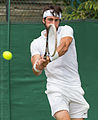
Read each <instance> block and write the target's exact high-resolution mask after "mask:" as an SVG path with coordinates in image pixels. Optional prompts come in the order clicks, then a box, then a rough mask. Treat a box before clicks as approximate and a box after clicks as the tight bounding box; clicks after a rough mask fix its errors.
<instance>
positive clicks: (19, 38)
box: [0, 21, 98, 120]
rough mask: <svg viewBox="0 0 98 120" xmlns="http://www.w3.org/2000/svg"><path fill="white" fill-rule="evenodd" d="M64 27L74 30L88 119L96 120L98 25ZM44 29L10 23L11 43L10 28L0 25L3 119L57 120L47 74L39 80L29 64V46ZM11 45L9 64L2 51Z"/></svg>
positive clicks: (0, 110) (84, 23)
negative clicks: (48, 93)
mask: <svg viewBox="0 0 98 120" xmlns="http://www.w3.org/2000/svg"><path fill="white" fill-rule="evenodd" d="M65 24H67V25H70V26H71V27H72V28H73V29H74V36H75V40H76V48H77V54H78V63H79V73H80V77H81V82H82V87H83V89H84V90H85V98H86V100H87V101H88V103H89V104H90V110H89V118H88V119H87V120H97V118H98V114H97V108H98V104H97V101H98V96H97V91H98V87H97V86H98V80H97V79H98V74H97V73H98V54H97V51H98V47H97V44H98V22H92V21H82V22H66V23H64V22H63V23H62V24H61V25H65ZM43 29H44V26H43V25H42V24H41V23H39V24H33V23H32V24H11V25H10V44H8V38H7V35H8V25H7V24H0V120H53V119H54V118H53V117H51V111H50V106H49V103H48V100H47V96H46V94H45V89H46V86H45V85H46V77H45V74H44V72H43V73H42V75H41V76H38V77H36V76H35V75H34V74H33V72H32V65H31V61H30V59H31V56H30V43H31V42H32V40H34V39H35V38H37V37H39V36H40V32H41V31H42V30H43ZM9 45H10V51H11V52H12V54H13V58H12V60H11V61H10V63H9V61H6V60H4V59H3V58H2V52H3V51H5V50H8V49H9ZM9 67H10V69H9Z"/></svg>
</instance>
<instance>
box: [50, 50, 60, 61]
mask: <svg viewBox="0 0 98 120" xmlns="http://www.w3.org/2000/svg"><path fill="white" fill-rule="evenodd" d="M58 57H59V54H58V52H57V51H56V53H55V55H54V56H53V57H50V60H51V61H53V60H55V59H57V58H58Z"/></svg>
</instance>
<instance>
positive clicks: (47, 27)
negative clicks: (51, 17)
mask: <svg viewBox="0 0 98 120" xmlns="http://www.w3.org/2000/svg"><path fill="white" fill-rule="evenodd" d="M44 26H45V28H46V31H48V29H49V26H47V25H46V21H45V24H44ZM58 27H59V25H58ZM58 27H56V31H58Z"/></svg>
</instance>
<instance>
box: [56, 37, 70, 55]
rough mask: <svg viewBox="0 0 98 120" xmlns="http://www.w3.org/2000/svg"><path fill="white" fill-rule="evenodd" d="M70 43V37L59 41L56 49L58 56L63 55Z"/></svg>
mask: <svg viewBox="0 0 98 120" xmlns="http://www.w3.org/2000/svg"><path fill="white" fill-rule="evenodd" d="M71 42H72V37H63V38H62V39H61V41H60V45H59V46H58V47H57V52H58V54H59V56H62V55H64V54H65V53H66V52H67V50H68V47H69V45H70V44H71Z"/></svg>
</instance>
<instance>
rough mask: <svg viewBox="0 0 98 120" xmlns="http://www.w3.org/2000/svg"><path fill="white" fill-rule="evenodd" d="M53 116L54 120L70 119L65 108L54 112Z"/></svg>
mask: <svg viewBox="0 0 98 120" xmlns="http://www.w3.org/2000/svg"><path fill="white" fill-rule="evenodd" d="M54 117H55V118H56V120H70V116H69V113H68V111H66V110H61V111H58V112H56V113H55V114H54Z"/></svg>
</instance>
